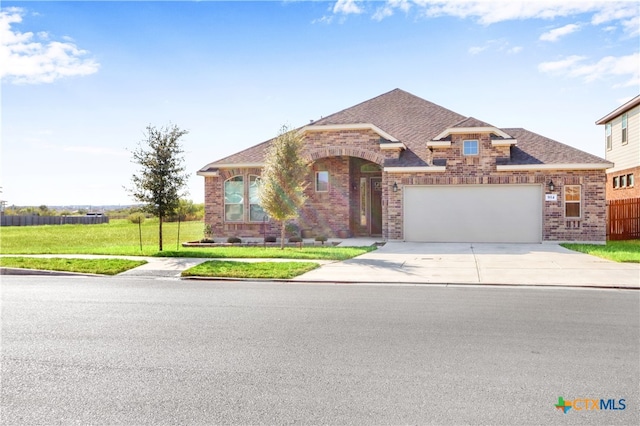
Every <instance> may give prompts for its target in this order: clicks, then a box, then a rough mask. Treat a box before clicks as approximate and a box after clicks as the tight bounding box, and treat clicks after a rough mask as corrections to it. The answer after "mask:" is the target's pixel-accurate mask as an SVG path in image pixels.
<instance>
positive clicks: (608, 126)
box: [604, 123, 611, 150]
mask: <svg viewBox="0 0 640 426" xmlns="http://www.w3.org/2000/svg"><path fill="white" fill-rule="evenodd" d="M604 134H605V136H606V137H607V150H610V149H611V123H607V124H606V125H605V126H604Z"/></svg>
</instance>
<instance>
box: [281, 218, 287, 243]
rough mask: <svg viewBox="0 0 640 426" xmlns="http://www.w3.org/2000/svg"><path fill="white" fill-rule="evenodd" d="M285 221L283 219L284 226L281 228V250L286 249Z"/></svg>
mask: <svg viewBox="0 0 640 426" xmlns="http://www.w3.org/2000/svg"><path fill="white" fill-rule="evenodd" d="M285 228H286V226H285V222H284V220H283V221H282V228H281V229H280V250H284V234H285Z"/></svg>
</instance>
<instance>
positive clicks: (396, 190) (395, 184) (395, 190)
mask: <svg viewBox="0 0 640 426" xmlns="http://www.w3.org/2000/svg"><path fill="white" fill-rule="evenodd" d="M393 192H398V182H393Z"/></svg>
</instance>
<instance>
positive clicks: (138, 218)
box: [129, 212, 145, 224]
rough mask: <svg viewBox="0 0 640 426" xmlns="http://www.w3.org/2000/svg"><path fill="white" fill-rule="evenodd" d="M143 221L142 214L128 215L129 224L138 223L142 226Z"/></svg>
mask: <svg viewBox="0 0 640 426" xmlns="http://www.w3.org/2000/svg"><path fill="white" fill-rule="evenodd" d="M144 220H145V217H144V213H140V212H138V213H131V214H130V215H129V221H130V222H131V223H140V224H142V223H144Z"/></svg>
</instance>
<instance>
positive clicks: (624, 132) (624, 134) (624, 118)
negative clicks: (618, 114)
mask: <svg viewBox="0 0 640 426" xmlns="http://www.w3.org/2000/svg"><path fill="white" fill-rule="evenodd" d="M626 144H627V114H625V115H623V116H622V145H626Z"/></svg>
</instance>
